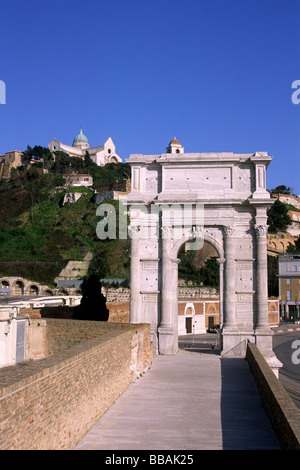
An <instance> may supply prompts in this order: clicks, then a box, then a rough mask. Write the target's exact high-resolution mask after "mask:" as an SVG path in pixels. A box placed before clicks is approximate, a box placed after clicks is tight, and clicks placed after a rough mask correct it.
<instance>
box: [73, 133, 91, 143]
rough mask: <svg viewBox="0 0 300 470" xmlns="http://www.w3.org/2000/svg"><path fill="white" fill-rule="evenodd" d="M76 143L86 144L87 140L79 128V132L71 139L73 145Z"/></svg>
mask: <svg viewBox="0 0 300 470" xmlns="http://www.w3.org/2000/svg"><path fill="white" fill-rule="evenodd" d="M78 143H85V144H88V143H89V141H88V140H87V138H86V136H85V135H84V134H83V133H82V129H80V132H79V134H78V135H77V136H76V137H75V139H74V140H73V145H74V144H78Z"/></svg>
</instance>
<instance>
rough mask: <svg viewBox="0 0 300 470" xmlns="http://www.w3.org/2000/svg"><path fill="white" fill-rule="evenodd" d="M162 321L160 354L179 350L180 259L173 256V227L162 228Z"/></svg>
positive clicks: (159, 344)
mask: <svg viewBox="0 0 300 470" xmlns="http://www.w3.org/2000/svg"><path fill="white" fill-rule="evenodd" d="M162 233H163V237H162V289H161V322H160V325H159V328H158V335H159V338H158V347H159V354H164V355H174V354H176V353H177V351H178V323H177V322H178V318H177V316H178V260H177V259H176V260H175V259H172V258H171V247H172V243H173V242H172V240H171V227H163V230H162Z"/></svg>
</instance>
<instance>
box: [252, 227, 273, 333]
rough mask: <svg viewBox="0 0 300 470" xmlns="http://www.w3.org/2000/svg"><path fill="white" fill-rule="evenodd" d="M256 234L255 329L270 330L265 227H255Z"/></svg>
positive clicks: (266, 231)
mask: <svg viewBox="0 0 300 470" xmlns="http://www.w3.org/2000/svg"><path fill="white" fill-rule="evenodd" d="M254 228H255V232H256V249H257V265H256V300H257V316H256V325H255V329H256V331H257V330H268V331H269V330H270V327H269V321H268V258H267V233H268V226H267V225H255V226H254Z"/></svg>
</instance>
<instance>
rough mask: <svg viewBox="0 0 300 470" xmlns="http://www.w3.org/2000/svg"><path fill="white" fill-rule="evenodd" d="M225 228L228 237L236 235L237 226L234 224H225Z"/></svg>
mask: <svg viewBox="0 0 300 470" xmlns="http://www.w3.org/2000/svg"><path fill="white" fill-rule="evenodd" d="M223 228H224V233H225V236H226V238H228V237H232V236H233V235H234V232H235V228H234V226H233V225H224V227H223Z"/></svg>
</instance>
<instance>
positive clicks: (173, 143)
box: [169, 137, 181, 146]
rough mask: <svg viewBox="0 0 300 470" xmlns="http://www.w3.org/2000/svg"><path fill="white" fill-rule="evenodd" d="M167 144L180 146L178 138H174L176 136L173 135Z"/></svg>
mask: <svg viewBox="0 0 300 470" xmlns="http://www.w3.org/2000/svg"><path fill="white" fill-rule="evenodd" d="M169 145H180V146H181V144H180V142H178V140H177V139H176V137H174V139H173V140H171V142H170V143H169Z"/></svg>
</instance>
